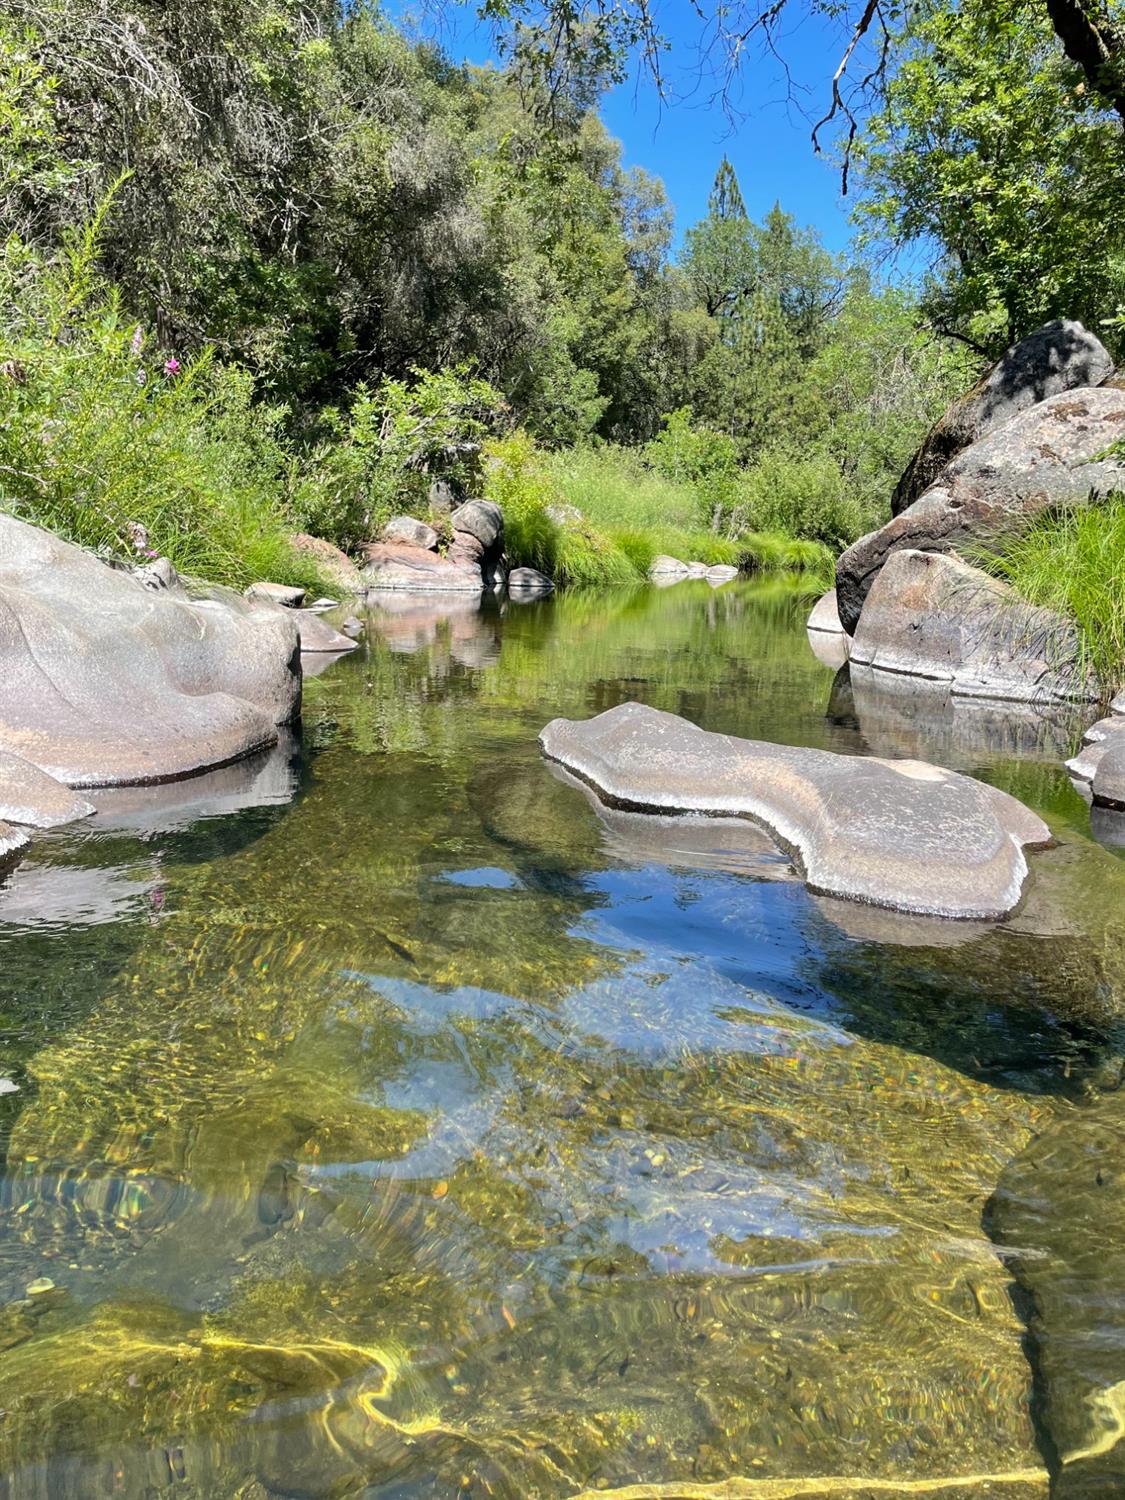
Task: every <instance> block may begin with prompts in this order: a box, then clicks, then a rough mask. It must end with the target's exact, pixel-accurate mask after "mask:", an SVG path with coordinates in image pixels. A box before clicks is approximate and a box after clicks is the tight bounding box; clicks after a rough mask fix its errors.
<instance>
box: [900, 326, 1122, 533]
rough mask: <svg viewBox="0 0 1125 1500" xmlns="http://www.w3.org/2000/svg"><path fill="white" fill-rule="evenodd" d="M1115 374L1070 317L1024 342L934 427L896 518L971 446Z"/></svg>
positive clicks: (913, 464) (910, 469)
mask: <svg viewBox="0 0 1125 1500" xmlns="http://www.w3.org/2000/svg"><path fill="white" fill-rule="evenodd" d="M1112 373H1113V360H1112V359H1111V358H1110V356H1109V353H1108V352H1107V350H1106V348H1105V346H1104V345H1103V344H1102V342H1101V340H1100V339H1097V338H1095V337H1094V335H1093V334H1092V333H1088V332H1087V331H1086V329H1085V328H1083V326H1082V324H1081V323H1075V322H1072V321H1071V320H1070V319H1069V318H1067V319H1058V318H1057V319H1056V320H1055V321H1054V322H1053V323H1048V324H1047V325H1046V327H1044V328H1040V329H1039V330H1038V332H1036V333H1033V334H1030V335H1029V336H1028V337H1027V338H1025V339H1022V340H1021V341H1020V342H1019V343H1018V344H1015V345H1014V346H1013V347H1012V348H1011V349H1009V350H1008V352H1007V353H1006V354H1005V355H1004V357H1003V359H1001V360H1000V362H999V363H998V364H995V365H993V367H992V369H991V370H989V372H988V374H987V375H985V376H984V377H983V379H981V380H980V381H978V383H977V384H976V385H975V386H974V387H973V389H972V390H971V391H969V393H968V394H967V395H965V396H962V397H961V399H960V400H959V401H955V402H954V403H953V405H952V406H951V407H950V408H949V410H948V411H947V412H946V413H945V415H944V416H943V417H941V418H940V419H939V420H938V421H937V422H936V423H935V424H934V426H933V427H931V428H930V431H929V432H928V433H927V434H926V437H925V439H924V440H923V442H922V446H921V447H920V448H919V449H918V452H917V453H916V454H915V455H914V457H913V458H912V459H911V460H910V463H909V464H908V466H907V468H906V472H905V473H904V474H903V476H902V478H901V479H900V480H899V482H898V484H897V486H896V487H895V492H894V495H893V496H892V497H891V514H892V515H893V516H897V515H899V514H900V513H901V512H902V511H904V510H905V509H906V508H907V506H908V505H913V503H914V501H915V500H917V499H918V497H919V495H921V494H923V493H924V491H926V490H928V489H929V487H930V485H931V484H933V483H935V481H936V480H937V478H938V475H939V474H940V473H941V471H942V470H943V469H944V468H945V466H946V464H948V463H950V462H952V460H953V459H955V458H956V457H957V455H958V454H959V453H961V452H963V451H964V449H966V448H967V447H968V446H969V444H970V443H976V442H979V441H980V439H981V438H982V437H985V436H986V435H987V434H988V433H990V432H992V431H994V430H995V429H996V428H997V427H1002V426H1003V425H1004V423H1005V422H1008V421H1010V420H1011V418H1012V417H1015V416H1018V415H1019V413H1020V412H1021V411H1026V409H1027V408H1028V407H1029V406H1035V405H1037V404H1038V403H1039V402H1040V401H1046V400H1048V399H1049V398H1050V397H1051V396H1058V395H1059V394H1061V393H1062V392H1063V391H1070V390H1074V389H1076V388H1078V387H1081V386H1091V385H1101V383H1102V381H1103V380H1105V379H1106V378H1107V377H1108V376H1109V375H1111V374H1112Z"/></svg>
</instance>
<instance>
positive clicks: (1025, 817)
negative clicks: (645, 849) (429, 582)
mask: <svg viewBox="0 0 1125 1500" xmlns="http://www.w3.org/2000/svg"><path fill="white" fill-rule="evenodd" d="M539 743H540V745H541V746H542V747H543V751H544V753H545V754H546V755H547V756H548V757H549V758H550V759H552V760H556V761H558V762H559V763H560V764H561V765H563V766H565V767H566V768H567V769H568V770H569V771H571V772H572V773H573V774H575V775H576V776H578V777H580V778H581V779H582V780H583V781H585V782H587V783H589V784H590V785H591V786H593V787H595V788H596V790H597V791H598V792H599V794H600V795H601V797H602V799H603V800H604V801H605V802H607V803H609V804H610V806H614V807H620V808H625V809H631V810H635V811H655V812H661V813H667V812H685V813H704V814H710V815H715V816H721V815H728V816H730V815H733V816H742V817H749V818H752V819H753V820H754V821H755V822H758V823H761V824H763V825H764V826H765V827H767V828H769V829H770V831H771V832H772V833H773V835H774V837H775V838H777V840H778V841H779V843H780V844H781V845H782V846H783V847H784V848H785V849H786V850H788V851H789V852H790V853H791V854H792V855H793V856H794V857H795V858H797V859H799V860H800V864H801V868H802V872H803V874H804V877H805V879H806V881H807V882H808V885H809V887H810V888H811V889H812V890H814V891H818V892H821V893H823V894H826V895H835V896H845V897H849V898H850V899H852V900H857V901H865V902H868V903H870V904H871V905H875V906H887V907H892V908H895V909H897V910H901V911H913V912H923V913H929V914H931V915H934V916H943V917H1000V916H1003V915H1005V914H1006V913H1007V912H1009V911H1011V909H1012V908H1013V907H1014V906H1015V904H1016V902H1017V901H1018V900H1019V897H1020V892H1021V890H1022V887H1023V883H1024V879H1025V877H1026V875H1027V861H1026V859H1025V857H1024V848H1025V846H1026V847H1032V848H1037V847H1038V848H1041V847H1044V846H1046V845H1047V844H1049V843H1050V839H1051V835H1050V832H1049V830H1048V829H1047V826H1046V824H1045V823H1043V821H1042V819H1040V818H1039V817H1037V816H1036V815H1035V814H1034V813H1033V812H1031V811H1030V810H1029V809H1028V808H1026V807H1024V806H1023V804H1022V803H1020V802H1017V801H1016V799H1015V798H1014V797H1010V796H1008V795H1007V794H1006V793H1004V792H1000V791H997V790H996V789H995V788H994V787H990V786H985V785H983V784H982V783H980V782H977V781H971V780H970V779H969V778H968V777H965V776H960V775H958V774H957V773H956V772H952V771H945V770H942V769H940V768H939V767H937V766H931V765H926V764H925V763H923V762H921V761H884V760H875V759H862V758H859V757H851V756H841V755H833V754H831V753H830V752H828V751H824V750H806V749H802V748H796V747H792V746H784V745H769V744H764V743H762V742H761V741H757V740H741V739H736V738H734V737H733V736H731V735H721V734H708V733H706V732H705V731H703V730H701V729H699V728H697V727H696V726H695V725H694V724H691V723H689V722H688V721H687V720H685V719H680V718H677V717H676V716H675V715H674V714H666V713H661V712H660V711H658V710H657V709H652V708H646V707H644V706H642V705H641V704H639V703H626V704H622V705H621V706H620V707H618V708H612V709H609V710H608V711H607V712H606V713H603V714H599V715H598V716H597V717H596V718H594V719H590V720H587V721H585V722H575V721H571V720H566V719H554V720H552V722H551V723H550V724H548V725H547V727H546V728H545V729H544V730H543V732H542V734H541V735H540V737H539Z"/></svg>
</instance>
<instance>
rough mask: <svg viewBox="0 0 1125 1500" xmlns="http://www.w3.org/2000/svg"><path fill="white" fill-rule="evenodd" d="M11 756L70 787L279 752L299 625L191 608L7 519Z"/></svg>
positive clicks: (0, 708) (221, 602)
mask: <svg viewBox="0 0 1125 1500" xmlns="http://www.w3.org/2000/svg"><path fill="white" fill-rule="evenodd" d="M0 681H3V684H4V691H3V694H2V696H0V749H3V750H7V751H9V752H11V753H13V754H15V755H19V756H21V757H23V758H24V759H25V760H28V761H30V762H31V763H32V764H33V765H37V766H39V767H40V768H41V769H42V770H45V771H47V772H48V773H49V774H50V775H52V776H54V777H55V778H56V780H58V781H62V782H64V783H66V784H67V785H68V786H103V785H105V786H108V785H119V784H128V783H131V782H147V781H165V780H173V779H175V778H176V777H179V776H189V775H193V774H194V773H196V772H198V771H201V770H203V769H205V768H206V767H208V766H215V765H222V764H224V763H225V762H227V761H232V760H238V759H240V758H241V757H242V756H244V755H249V754H251V753H253V752H254V751H256V750H260V749H263V748H266V747H268V746H269V745H272V744H274V743H275V742H276V740H277V727H276V726H277V725H278V724H280V723H285V722H288V721H289V720H291V719H293V718H295V717H296V716H297V715H298V714H299V712H300V700H301V668H300V654H299V650H298V639H297V626H296V623H295V622H294V621H293V619H292V618H291V614H290V612H289V611H286V610H279V609H275V608H272V607H271V608H269V609H268V610H267V609H259V608H256V607H255V606H253V605H251V604H249V603H247V602H246V601H245V600H244V599H242V598H240V597H239V596H238V595H237V594H230V593H228V594H222V595H221V596H220V592H219V591H217V593H216V597H213V598H207V599H199V600H190V599H187V598H186V597H180V596H179V595H177V594H175V593H173V592H172V591H152V590H150V589H147V588H145V587H144V585H143V584H142V583H140V582H139V581H138V580H137V579H136V578H134V577H133V576H132V575H131V574H130V573H127V572H123V571H121V570H118V569H113V568H109V567H107V566H106V565H105V564H104V563H103V562H102V561H101V560H100V559H98V558H96V557H94V556H93V555H92V554H90V553H88V552H85V551H83V550H82V549H81V548H79V547H74V546H71V545H70V544H69V543H67V542H63V541H61V540H60V539H59V538H58V537H55V536H52V535H50V534H49V533H48V532H45V531H40V530H39V529H38V528H36V527H34V526H29V525H27V524H26V523H24V522H22V521H18V520H16V519H15V518H14V517H12V516H6V515H0Z"/></svg>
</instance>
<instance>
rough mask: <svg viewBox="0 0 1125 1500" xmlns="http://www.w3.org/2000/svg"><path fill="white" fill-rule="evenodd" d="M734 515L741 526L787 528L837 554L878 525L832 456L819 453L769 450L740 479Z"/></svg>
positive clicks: (792, 533) (782, 529)
mask: <svg viewBox="0 0 1125 1500" xmlns="http://www.w3.org/2000/svg"><path fill="white" fill-rule="evenodd" d="M733 519H734V520H735V521H736V522H737V523H738V525H739V529H741V527H744V526H747V525H749V526H752V527H754V528H755V529H758V530H763V531H778V532H785V533H787V534H788V535H789V536H792V537H801V538H803V539H804V540H806V541H811V542H822V543H823V544H824V545H825V546H826V547H830V548H831V549H832V550H833V551H834V552H840V551H842V550H843V549H844V548H845V547H847V546H849V545H850V544H851V543H852V542H854V541H855V540H856V538H857V537H859V536H862V535H863V533H864V532H865V531H869V530H870V529H871V528H872V526H874V525H875V524H877V518H876V517H875V516H873V515H871V514H870V513H868V512H867V511H866V510H865V508H864V507H863V506H862V505H861V504H860V502H859V500H858V499H856V497H855V496H854V495H852V494H851V493H850V492H849V490H848V487H847V482H846V480H845V479H844V477H843V475H842V474H841V473H840V470H839V468H838V466H837V464H836V462H835V461H834V460H833V459H832V457H831V456H830V455H829V454H827V453H817V452H815V451H814V452H812V453H810V454H808V455H807V456H802V457H796V456H794V455H792V454H789V453H784V452H773V453H767V454H765V455H764V456H763V457H762V458H761V459H760V460H759V461H758V463H756V464H755V465H754V467H753V468H752V469H751V470H749V471H748V473H747V474H746V476H745V477H744V479H743V481H742V484H741V486H740V488H739V496H738V502H737V507H736V510H735V514H734V517H733Z"/></svg>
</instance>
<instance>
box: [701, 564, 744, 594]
mask: <svg viewBox="0 0 1125 1500" xmlns="http://www.w3.org/2000/svg"><path fill="white" fill-rule="evenodd" d="M706 576H707V582H708V583H709V584H710V585H711V586H712V588H721V587H722V586H723V584H724V583H731V582H732V581H733V580H734V579H735V578H737V577H738V569H737V568H736V567H735V566H734V565H733V564H732V563H712V565H711V566H710V567H709V568H708V569H707V575H706Z"/></svg>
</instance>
